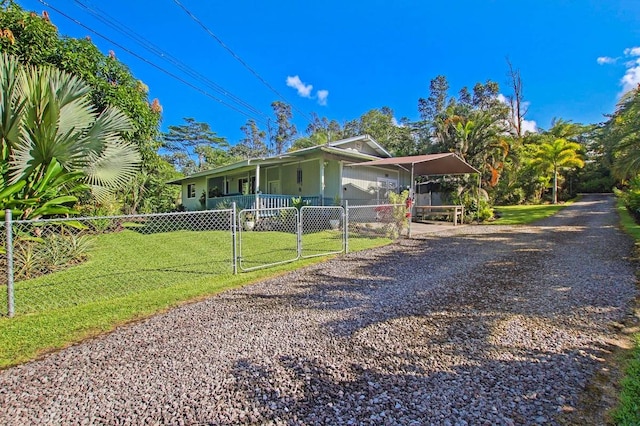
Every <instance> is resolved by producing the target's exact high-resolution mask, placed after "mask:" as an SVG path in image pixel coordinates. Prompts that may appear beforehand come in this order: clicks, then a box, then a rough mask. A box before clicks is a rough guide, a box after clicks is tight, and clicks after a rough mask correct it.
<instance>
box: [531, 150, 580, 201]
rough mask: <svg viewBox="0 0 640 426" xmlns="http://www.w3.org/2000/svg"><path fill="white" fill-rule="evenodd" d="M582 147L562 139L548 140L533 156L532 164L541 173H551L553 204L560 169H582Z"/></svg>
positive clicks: (556, 195)
mask: <svg viewBox="0 0 640 426" xmlns="http://www.w3.org/2000/svg"><path fill="white" fill-rule="evenodd" d="M581 150H582V146H580V144H578V143H576V142H570V141H568V140H566V139H564V138H557V139H552V138H548V139H547V140H546V141H544V142H542V143H541V144H540V145H539V146H538V149H537V152H536V153H535V155H534V158H533V160H532V164H533V165H534V166H537V167H538V168H539V169H540V171H542V172H543V173H551V175H552V177H553V195H552V200H553V204H557V203H558V172H559V171H560V170H561V169H570V168H575V167H578V168H580V167H584V160H583V159H582V157H581V155H580V151H581Z"/></svg>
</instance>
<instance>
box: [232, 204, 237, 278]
mask: <svg viewBox="0 0 640 426" xmlns="http://www.w3.org/2000/svg"><path fill="white" fill-rule="evenodd" d="M236 223H237V218H236V202H235V201H234V202H233V203H231V246H232V248H231V252H232V255H233V260H232V262H231V264H232V265H233V275H237V274H238V252H237V249H236V242H237V239H238V237H237V227H236Z"/></svg>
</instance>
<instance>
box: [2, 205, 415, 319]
mask: <svg viewBox="0 0 640 426" xmlns="http://www.w3.org/2000/svg"><path fill="white" fill-rule="evenodd" d="M405 214H406V209H405V208H404V206H401V205H373V206H345V207H340V206H335V207H333V206H332V207H318V206H313V207H312V206H304V207H302V208H301V209H297V208H295V207H286V208H271V209H264V208H262V209H256V210H241V211H240V212H238V213H236V210H235V208H231V209H222V210H207V211H200V212H182V213H167V214H156V215H133V216H105V217H84V218H71V219H51V220H37V221H24V220H16V221H9V222H4V223H0V228H1V230H2V233H0V244H1V247H0V250H2V255H1V256H0V268H1V271H2V273H1V274H0V289H2V290H3V291H2V292H1V293H2V296H0V315H9V316H13V315H14V314H20V315H22V314H28V313H33V312H39V311H45V310H51V309H64V308H65V307H71V306H78V305H86V304H91V303H94V302H99V301H100V300H105V299H113V298H122V300H123V303H126V298H127V297H129V296H132V295H136V294H143V293H145V292H148V291H151V290H154V291H155V290H157V289H162V288H167V287H173V286H176V287H178V286H189V285H191V284H194V283H197V282H198V281H199V280H203V279H206V280H210V279H212V278H215V277H220V276H222V275H231V274H234V273H236V272H237V270H238V269H240V270H241V271H252V270H255V269H259V268H265V267H270V266H273V265H278V264H282V263H287V262H292V261H295V260H297V259H300V258H309V257H314V256H324V255H329V254H337V253H343V252H349V251H356V250H361V249H366V248H369V247H372V246H375V245H380V244H384V243H386V242H390V241H391V240H393V239H395V238H397V237H398V236H401V235H404V234H406V232H405V231H406V224H407V222H406V216H405ZM7 223H9V225H7ZM7 231H10V232H7ZM9 260H11V262H10V261H9Z"/></svg>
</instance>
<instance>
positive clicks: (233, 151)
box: [229, 119, 269, 158]
mask: <svg viewBox="0 0 640 426" xmlns="http://www.w3.org/2000/svg"><path fill="white" fill-rule="evenodd" d="M240 130H242V132H243V133H244V137H243V138H242V139H241V140H240V142H238V143H237V144H236V145H235V146H233V147H231V148H230V149H229V154H230V155H232V156H233V157H240V158H260V157H265V156H267V155H269V148H267V145H266V143H265V139H266V137H267V134H266V133H265V132H264V130H260V129H259V128H258V125H257V124H256V122H255V120H253V119H249V120H247V122H246V123H245V124H244V125H243V126H242V127H240Z"/></svg>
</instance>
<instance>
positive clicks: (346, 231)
mask: <svg viewBox="0 0 640 426" xmlns="http://www.w3.org/2000/svg"><path fill="white" fill-rule="evenodd" d="M342 229H344V252H345V253H349V201H348V200H344V226H343V227H342Z"/></svg>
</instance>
